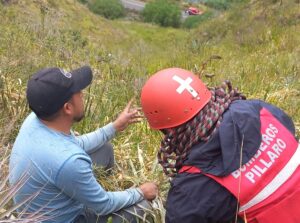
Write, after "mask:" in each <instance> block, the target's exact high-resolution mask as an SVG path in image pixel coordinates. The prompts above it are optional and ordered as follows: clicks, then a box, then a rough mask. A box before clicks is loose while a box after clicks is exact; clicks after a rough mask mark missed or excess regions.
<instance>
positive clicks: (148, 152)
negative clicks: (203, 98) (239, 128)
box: [0, 0, 300, 222]
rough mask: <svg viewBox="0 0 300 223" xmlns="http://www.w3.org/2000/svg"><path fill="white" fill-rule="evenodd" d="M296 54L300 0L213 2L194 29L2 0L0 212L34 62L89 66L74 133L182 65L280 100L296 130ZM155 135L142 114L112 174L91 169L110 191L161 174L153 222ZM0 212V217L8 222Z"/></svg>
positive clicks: (122, 142) (38, 0)
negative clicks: (82, 106)
mask: <svg viewBox="0 0 300 223" xmlns="http://www.w3.org/2000/svg"><path fill="white" fill-rule="evenodd" d="M81 2H85V1H81ZM220 2H221V1H220ZM224 2H225V3H226V1H223V3H224ZM225 3H224V4H225ZM193 27H194V26H193ZM187 28H192V27H187ZM299 59H300V3H299V1H298V0H285V1H279V0H264V1H259V0H257V1H256V0H251V1H250V0H249V1H247V0H244V1H238V3H237V4H232V5H231V7H229V8H226V9H224V8H222V9H220V10H219V11H217V13H216V11H214V16H213V17H209V19H204V20H203V22H201V24H200V25H199V26H197V27H196V28H194V29H183V28H176V29H175V28H162V27H159V26H156V25H152V24H146V23H143V22H140V21H132V20H131V19H128V18H126V17H125V19H118V20H113V21H112V20H107V19H105V18H103V17H101V16H99V15H95V14H93V13H92V12H91V11H90V10H89V8H88V6H87V5H85V4H81V3H80V2H78V1H75V0H61V1H55V0H34V1H31V0H10V1H9V0H2V1H0V114H1V115H0V135H1V138H0V143H1V147H0V189H1V190H0V213H1V212H2V213H5V214H7V212H4V211H3V210H2V211H1V209H6V210H9V212H12V211H13V210H14V208H12V209H9V208H10V207H12V205H11V197H12V195H13V192H12V191H11V189H9V188H8V185H7V174H8V171H7V160H8V158H9V153H10V149H11V146H12V143H13V141H14V138H15V136H16V134H17V132H18V129H19V127H20V124H21V123H22V121H23V119H24V117H26V115H27V114H28V113H29V109H28V107H27V104H26V100H25V88H26V82H27V80H28V78H29V77H30V76H31V75H32V74H33V73H34V72H36V71H37V70H39V69H41V68H44V67H49V66H58V67H63V68H65V69H69V70H71V69H74V68H77V67H78V66H81V65H84V64H90V65H91V67H92V68H93V72H94V81H93V84H92V85H91V87H90V88H89V89H87V90H86V92H85V93H86V118H85V120H84V121H82V122H81V123H79V124H78V125H76V126H75V130H76V131H78V132H80V133H85V132H88V131H92V130H94V129H95V128H98V127H101V126H103V125H105V124H107V123H109V122H110V121H112V120H114V118H116V116H117V114H118V113H119V112H120V111H121V110H122V108H123V107H124V106H125V105H126V104H127V102H128V101H129V100H130V99H131V98H134V99H135V103H136V105H139V104H140V102H139V94H140V90H141V88H142V86H143V84H144V82H145V81H146V80H147V78H148V77H149V76H150V75H151V74H153V73H155V72H156V71H158V70H160V69H163V68H167V67H181V68H185V69H189V70H192V71H193V72H195V73H196V74H198V75H199V76H201V78H202V79H203V80H204V81H205V82H206V83H207V84H208V85H209V86H215V85H219V84H220V83H221V82H222V81H223V80H225V79H229V80H231V81H232V83H233V85H234V86H236V87H239V89H240V90H241V91H242V92H244V94H245V95H247V96H248V98H250V99H251V98H260V99H262V100H265V101H267V102H269V103H272V104H274V105H277V106H279V107H281V108H282V109H283V110H285V111H286V112H287V113H288V114H289V115H290V117H292V119H293V120H294V122H295V124H296V129H297V134H298V136H299V134H300V63H299ZM160 140H161V135H160V134H159V133H158V132H154V131H152V130H151V129H149V127H148V125H147V123H146V121H143V122H141V123H139V124H136V125H134V126H131V127H130V128H129V129H127V130H126V131H125V132H123V133H121V134H119V135H118V136H117V137H116V138H115V139H114V140H113V142H112V143H113V144H114V147H115V155H116V162H117V166H116V168H115V170H114V172H113V174H112V175H111V176H109V177H105V178H103V177H101V176H102V173H103V172H102V171H101V170H97V169H95V171H96V173H97V176H98V178H99V182H101V184H102V185H103V186H104V187H105V188H106V189H107V190H119V189H120V190H121V189H124V188H128V187H131V186H135V185H139V184H140V183H142V182H144V181H152V180H154V181H156V182H158V184H159V186H160V199H158V200H157V202H156V208H157V212H156V213H155V214H156V217H157V220H156V222H163V214H164V209H163V206H162V205H163V202H164V200H165V198H166V194H167V191H168V188H169V183H168V180H169V179H168V178H166V177H165V176H164V175H163V173H162V170H161V168H160V166H159V165H158V164H157V160H156V153H157V150H158V148H159V145H160ZM14 190H16V188H15V189H14ZM3 215H4V214H0V222H8V221H7V220H2V219H4V216H3ZM11 222H13V221H11ZM31 222H34V221H31Z"/></svg>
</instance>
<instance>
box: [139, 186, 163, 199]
mask: <svg viewBox="0 0 300 223" xmlns="http://www.w3.org/2000/svg"><path fill="white" fill-rule="evenodd" d="M139 188H140V189H141V191H142V192H143V195H144V198H145V199H146V200H148V201H152V200H153V199H155V198H156V196H157V195H158V187H157V185H156V184H155V183H153V182H148V183H144V184H142V185H141V186H140V187H139Z"/></svg>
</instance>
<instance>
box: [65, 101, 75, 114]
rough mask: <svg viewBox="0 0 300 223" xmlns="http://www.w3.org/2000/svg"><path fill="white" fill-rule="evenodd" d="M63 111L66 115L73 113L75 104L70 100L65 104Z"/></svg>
mask: <svg viewBox="0 0 300 223" xmlns="http://www.w3.org/2000/svg"><path fill="white" fill-rule="evenodd" d="M63 111H64V113H65V114H66V115H71V114H72V113H73V105H72V103H70V102H69V101H68V102H66V103H65V104H64V106H63Z"/></svg>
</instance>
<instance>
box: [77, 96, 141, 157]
mask: <svg viewBox="0 0 300 223" xmlns="http://www.w3.org/2000/svg"><path fill="white" fill-rule="evenodd" d="M131 104H132V100H131V101H130V102H129V103H128V104H127V106H126V107H125V108H124V110H123V111H122V112H121V113H120V114H119V116H118V118H117V119H116V120H115V121H114V122H112V123H109V124H108V125H106V126H104V127H102V128H99V129H97V130H96V131H94V132H91V133H88V134H84V135H82V136H79V137H77V139H78V144H79V145H80V146H81V147H82V148H83V149H84V150H85V151H86V152H87V153H91V152H94V151H93V150H94V149H96V148H99V147H101V146H102V145H104V144H105V143H106V142H108V141H109V140H111V139H112V138H113V137H114V136H115V134H116V132H121V131H123V130H125V129H126V128H127V127H128V125H130V124H132V123H136V122H139V121H140V118H142V116H141V115H140V114H139V109H136V108H131Z"/></svg>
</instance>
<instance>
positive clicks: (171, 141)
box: [158, 81, 246, 177]
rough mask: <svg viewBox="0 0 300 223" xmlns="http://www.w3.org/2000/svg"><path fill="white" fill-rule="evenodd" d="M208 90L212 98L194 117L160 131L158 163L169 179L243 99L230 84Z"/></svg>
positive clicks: (226, 83)
mask: <svg viewBox="0 0 300 223" xmlns="http://www.w3.org/2000/svg"><path fill="white" fill-rule="evenodd" d="M209 90H210V91H211V93H212V97H211V99H210V101H209V102H208V103H207V104H206V105H205V107H204V108H203V109H201V110H200V111H199V112H198V113H197V114H196V116H194V117H193V118H192V119H191V120H189V121H188V122H185V123H183V124H182V125H180V126H176V127H173V128H168V129H163V130H162V132H163V133H164V135H165V136H164V138H163V140H162V141H161V148H160V150H159V152H158V161H159V163H160V164H161V165H162V167H163V170H164V173H165V174H166V175H167V176H169V177H174V176H175V175H176V173H177V171H178V170H179V169H180V168H181V166H182V162H183V161H184V160H185V158H186V157H187V155H188V154H189V151H190V149H191V148H192V146H193V145H195V144H197V143H199V142H206V141H208V140H209V139H210V137H211V136H212V135H213V133H214V132H215V131H216V130H217V128H218V127H219V126H220V124H221V121H222V115H223V113H224V112H225V111H226V110H227V109H228V107H229V105H230V104H231V102H233V101H235V100H245V99H246V97H245V96H244V95H243V94H242V93H240V92H239V91H238V89H236V88H235V89H233V88H232V85H231V83H230V81H225V82H223V83H222V85H221V86H219V87H215V88H210V89H209Z"/></svg>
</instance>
